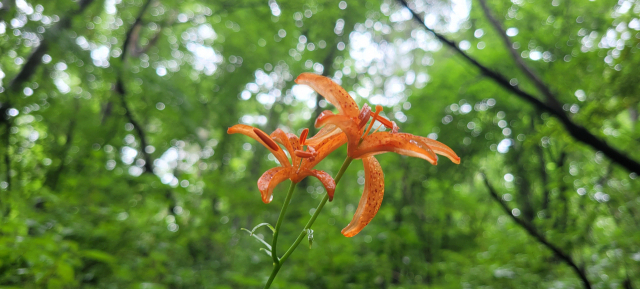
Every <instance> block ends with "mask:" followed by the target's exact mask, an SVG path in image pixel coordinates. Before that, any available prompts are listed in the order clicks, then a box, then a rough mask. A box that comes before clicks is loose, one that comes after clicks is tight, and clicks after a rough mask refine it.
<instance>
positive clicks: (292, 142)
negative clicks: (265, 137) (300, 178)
mask: <svg viewBox="0 0 640 289" xmlns="http://www.w3.org/2000/svg"><path fill="white" fill-rule="evenodd" d="M271 137H272V138H273V139H274V140H275V141H276V142H277V143H279V144H281V145H283V146H284V148H285V149H286V150H287V151H288V152H289V156H291V163H292V164H293V167H294V168H295V169H296V170H297V169H298V164H299V163H300V158H298V157H297V156H296V155H295V153H294V152H295V151H296V150H299V149H300V142H299V141H298V137H297V136H295V135H294V134H291V133H286V132H284V131H283V130H281V129H279V128H278V129H276V130H275V131H273V132H272V133H271Z"/></svg>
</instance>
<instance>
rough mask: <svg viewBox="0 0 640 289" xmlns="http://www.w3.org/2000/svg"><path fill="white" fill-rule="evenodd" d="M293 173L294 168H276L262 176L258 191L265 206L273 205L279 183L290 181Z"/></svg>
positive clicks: (259, 180)
mask: <svg viewBox="0 0 640 289" xmlns="http://www.w3.org/2000/svg"><path fill="white" fill-rule="evenodd" d="M293 172H294V171H293V168H292V167H287V168H285V167H275V168H272V169H270V170H268V171H266V172H264V174H262V176H261V177H260V179H258V190H259V191H260V194H261V195H262V201H263V202H264V203H265V204H268V203H271V200H272V199H273V189H274V188H275V187H276V186H277V185H278V184H279V183H282V182H283V181H285V180H286V179H288V178H289V176H290V175H291V174H292V173H293Z"/></svg>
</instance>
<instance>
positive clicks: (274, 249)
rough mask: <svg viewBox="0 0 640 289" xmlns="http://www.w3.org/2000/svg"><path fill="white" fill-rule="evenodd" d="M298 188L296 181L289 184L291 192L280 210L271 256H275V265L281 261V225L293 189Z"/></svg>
mask: <svg viewBox="0 0 640 289" xmlns="http://www.w3.org/2000/svg"><path fill="white" fill-rule="evenodd" d="M295 188H296V183H294V182H291V185H290V186H289V192H288V193H287V197H286V198H285V199H284V204H282V210H280V216H278V222H277V223H276V229H275V230H274V231H273V241H272V242H271V256H272V257H273V264H274V266H276V265H278V264H279V263H280V261H279V260H278V254H277V252H276V248H277V244H278V233H280V226H281V225H282V220H284V214H285V212H286V211H287V207H288V206H289V203H290V202H291V196H293V190H294V189H295Z"/></svg>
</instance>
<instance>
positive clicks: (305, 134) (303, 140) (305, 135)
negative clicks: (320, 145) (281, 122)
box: [300, 128, 309, 146]
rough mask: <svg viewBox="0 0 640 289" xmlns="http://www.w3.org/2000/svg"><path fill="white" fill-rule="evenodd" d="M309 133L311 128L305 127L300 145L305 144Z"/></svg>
mask: <svg viewBox="0 0 640 289" xmlns="http://www.w3.org/2000/svg"><path fill="white" fill-rule="evenodd" d="M308 135H309V129H308V128H305V129H304V130H303V131H302V133H301V134H300V145H301V146H303V145H304V142H305V141H306V140H307V136H308Z"/></svg>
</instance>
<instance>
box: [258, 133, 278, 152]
mask: <svg viewBox="0 0 640 289" xmlns="http://www.w3.org/2000/svg"><path fill="white" fill-rule="evenodd" d="M253 132H254V133H255V134H256V135H257V136H258V137H259V138H260V139H261V140H262V141H263V142H264V143H265V144H266V145H267V146H269V148H270V149H272V150H274V151H278V150H279V149H280V147H279V146H278V144H277V143H276V142H275V141H273V139H271V137H270V136H268V135H267V134H266V133H264V132H263V131H261V130H259V129H257V128H254V129H253Z"/></svg>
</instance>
